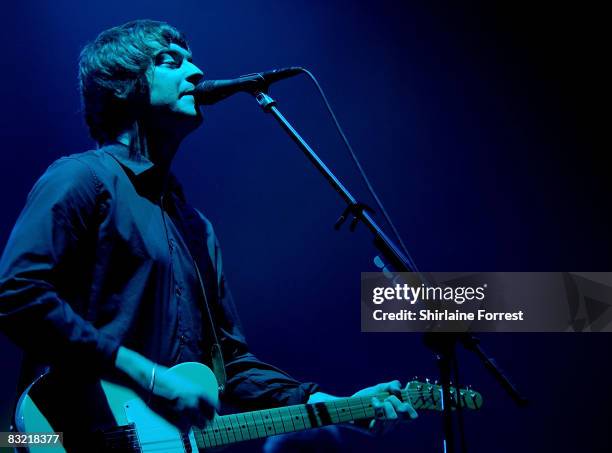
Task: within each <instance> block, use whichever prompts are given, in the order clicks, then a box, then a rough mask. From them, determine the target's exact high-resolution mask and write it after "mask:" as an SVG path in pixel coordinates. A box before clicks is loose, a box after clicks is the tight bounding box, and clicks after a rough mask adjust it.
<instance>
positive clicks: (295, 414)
mask: <svg viewBox="0 0 612 453" xmlns="http://www.w3.org/2000/svg"><path fill="white" fill-rule="evenodd" d="M287 409H288V410H289V416H290V417H291V422H292V423H293V426H294V428H295V431H301V430H303V429H306V426H305V424H304V416H303V415H302V411H301V410H300V407H299V406H298V407H296V406H289V407H288V408H287Z"/></svg>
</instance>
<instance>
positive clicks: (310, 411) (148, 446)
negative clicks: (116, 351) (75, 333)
mask: <svg viewBox="0 0 612 453" xmlns="http://www.w3.org/2000/svg"><path fill="white" fill-rule="evenodd" d="M166 372H167V373H175V374H178V375H180V376H182V377H184V378H186V379H189V380H190V381H192V382H193V383H196V384H197V385H200V386H202V387H203V388H206V389H217V388H218V387H217V381H216V379H215V376H214V374H213V372H212V371H211V370H210V369H209V368H208V367H207V366H206V365H203V364H201V363H196V362H187V363H182V364H180V365H176V366H174V367H172V368H170V369H169V370H167V371H166ZM45 378H46V375H43V376H41V377H40V378H38V379H37V380H36V381H35V382H34V383H32V384H31V385H30V386H29V387H28V388H27V389H26V391H25V392H24V393H23V395H22V396H21V398H20V399H19V402H18V404H17V409H16V412H15V427H16V429H17V431H18V432H19V433H52V432H54V431H55V429H53V428H54V427H53V426H52V424H51V423H50V422H49V420H48V418H47V417H46V416H45V415H44V414H43V412H42V411H41V410H39V407H38V405H37V404H36V403H35V401H34V399H35V398H33V397H32V395H35V394H36V392H35V390H36V388H37V387H41V386H44V385H45ZM98 382H99V384H100V385H101V388H102V391H103V394H104V396H105V397H106V402H107V403H108V407H109V408H110V411H111V412H112V416H113V418H114V426H112V427H110V428H108V429H104V430H99V432H97V433H95V434H92V435H91V440H88V442H91V448H87V449H86V450H85V451H121V452H142V453H145V452H153V451H155V452H160V451H163V452H167V453H171V452H177V453H178V452H180V453H190V452H202V451H206V450H207V449H211V448H215V447H220V446H226V445H230V444H233V443H237V442H242V441H247V440H251V439H262V438H265V437H269V436H274V435H277V434H284V433H290V432H296V431H302V430H307V429H311V428H318V427H321V426H324V425H332V424H337V423H346V422H350V421H353V420H362V419H371V418H373V417H374V408H373V407H372V403H371V399H372V397H371V396H369V397H349V398H340V399H337V400H332V401H326V402H322V403H315V404H299V405H295V406H287V407H282V408H274V409H266V410H256V411H251V412H243V413H238V414H230V415H216V416H215V417H214V418H213V420H212V421H211V422H209V423H208V424H207V425H206V426H205V427H196V426H194V427H192V428H191V429H189V431H188V432H181V431H180V430H179V429H178V428H177V427H176V426H175V425H173V424H172V423H170V422H169V421H167V420H166V419H165V418H163V417H162V416H161V415H159V414H158V413H157V412H155V411H154V410H152V409H151V408H149V406H148V405H147V404H146V403H145V401H144V400H143V399H142V398H141V397H140V396H139V395H138V394H137V393H136V392H135V391H133V390H131V389H130V388H128V387H125V386H123V385H119V384H117V383H113V382H108V381H103V380H102V381H98ZM441 392H442V388H441V386H439V385H436V384H430V383H429V382H419V381H412V382H410V383H409V384H408V385H407V387H406V389H404V390H402V392H401V398H400V399H401V400H402V401H409V402H410V403H411V404H412V405H413V406H414V408H415V409H417V410H424V409H428V410H435V411H441V410H443V407H442V404H441V401H442V395H441ZM210 393H211V394H212V393H214V394H216V391H214V392H210ZM376 396H377V398H378V399H380V400H383V399H384V398H385V397H387V396H389V394H388V393H381V394H379V395H376ZM66 404H69V403H68V401H66ZM451 404H452V405H453V407H456V406H457V405H460V406H461V407H465V408H468V409H478V408H480V407H481V406H482V396H481V395H480V394H479V393H478V392H475V391H473V390H471V389H460V390H457V389H455V388H452V389H451ZM67 434H68V433H65V434H64V440H66V439H67ZM18 451H25V452H28V453H60V452H66V450H65V449H64V447H63V446H59V445H58V446H57V447H53V446H49V445H44V446H38V447H37V446H35V445H30V446H28V447H24V448H22V449H21V450H18Z"/></svg>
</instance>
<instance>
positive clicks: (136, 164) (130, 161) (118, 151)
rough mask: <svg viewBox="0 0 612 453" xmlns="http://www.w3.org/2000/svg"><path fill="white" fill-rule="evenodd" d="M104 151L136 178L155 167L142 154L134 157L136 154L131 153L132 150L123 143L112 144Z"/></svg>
mask: <svg viewBox="0 0 612 453" xmlns="http://www.w3.org/2000/svg"><path fill="white" fill-rule="evenodd" d="M103 150H104V151H106V152H107V153H109V154H110V155H111V156H113V157H114V158H115V160H117V162H119V163H120V164H121V165H123V166H124V167H126V168H127V169H128V170H130V171H131V172H132V173H134V175H136V176H139V175H140V174H142V173H144V172H145V171H147V170H150V169H151V168H153V166H154V164H153V162H151V161H150V160H149V159H147V158H146V157H145V156H143V155H142V154H135V155H132V154H134V153H130V148H129V147H128V146H127V145H124V144H123V143H111V144H109V145H106V146H104V148H103Z"/></svg>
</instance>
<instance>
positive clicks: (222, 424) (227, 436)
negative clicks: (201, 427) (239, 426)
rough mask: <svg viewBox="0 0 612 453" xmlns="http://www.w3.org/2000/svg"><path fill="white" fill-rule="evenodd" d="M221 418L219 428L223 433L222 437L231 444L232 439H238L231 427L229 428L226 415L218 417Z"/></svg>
mask: <svg viewBox="0 0 612 453" xmlns="http://www.w3.org/2000/svg"><path fill="white" fill-rule="evenodd" d="M217 418H218V420H219V430H220V432H221V433H222V438H223V440H224V442H225V443H226V444H231V443H232V440H234V441H235V440H236V438H235V437H234V435H233V434H232V431H231V427H230V429H227V428H228V426H227V425H226V424H225V421H226V420H225V417H217Z"/></svg>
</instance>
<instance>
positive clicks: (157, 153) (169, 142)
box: [117, 127, 182, 176]
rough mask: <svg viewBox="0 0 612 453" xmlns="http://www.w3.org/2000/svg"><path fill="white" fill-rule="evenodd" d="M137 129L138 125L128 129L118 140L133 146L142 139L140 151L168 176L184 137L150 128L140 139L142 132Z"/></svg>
mask: <svg viewBox="0 0 612 453" xmlns="http://www.w3.org/2000/svg"><path fill="white" fill-rule="evenodd" d="M137 131H138V129H137V127H134V128H133V129H132V130H126V131H124V132H123V133H121V134H119V136H117V141H118V142H119V143H122V144H124V145H126V146H128V147H130V148H131V147H132V146H134V145H135V141H136V140H141V143H139V144H138V145H139V146H138V149H139V151H140V152H141V153H142V155H143V156H144V157H146V158H147V159H149V160H150V161H151V162H152V163H153V164H155V167H156V168H157V170H158V171H159V172H160V173H161V174H162V175H164V176H167V175H168V173H169V172H170V167H171V165H172V159H174V156H175V155H176V153H177V151H178V148H179V146H180V144H181V142H182V137H177V136H176V135H173V134H169V133H167V131H163V130H161V131H160V130H152V131H151V130H149V131H147V132H146V133H145V134H144V136H143V138H142V139H140V137H139V135H140V134H138V133H137Z"/></svg>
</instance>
